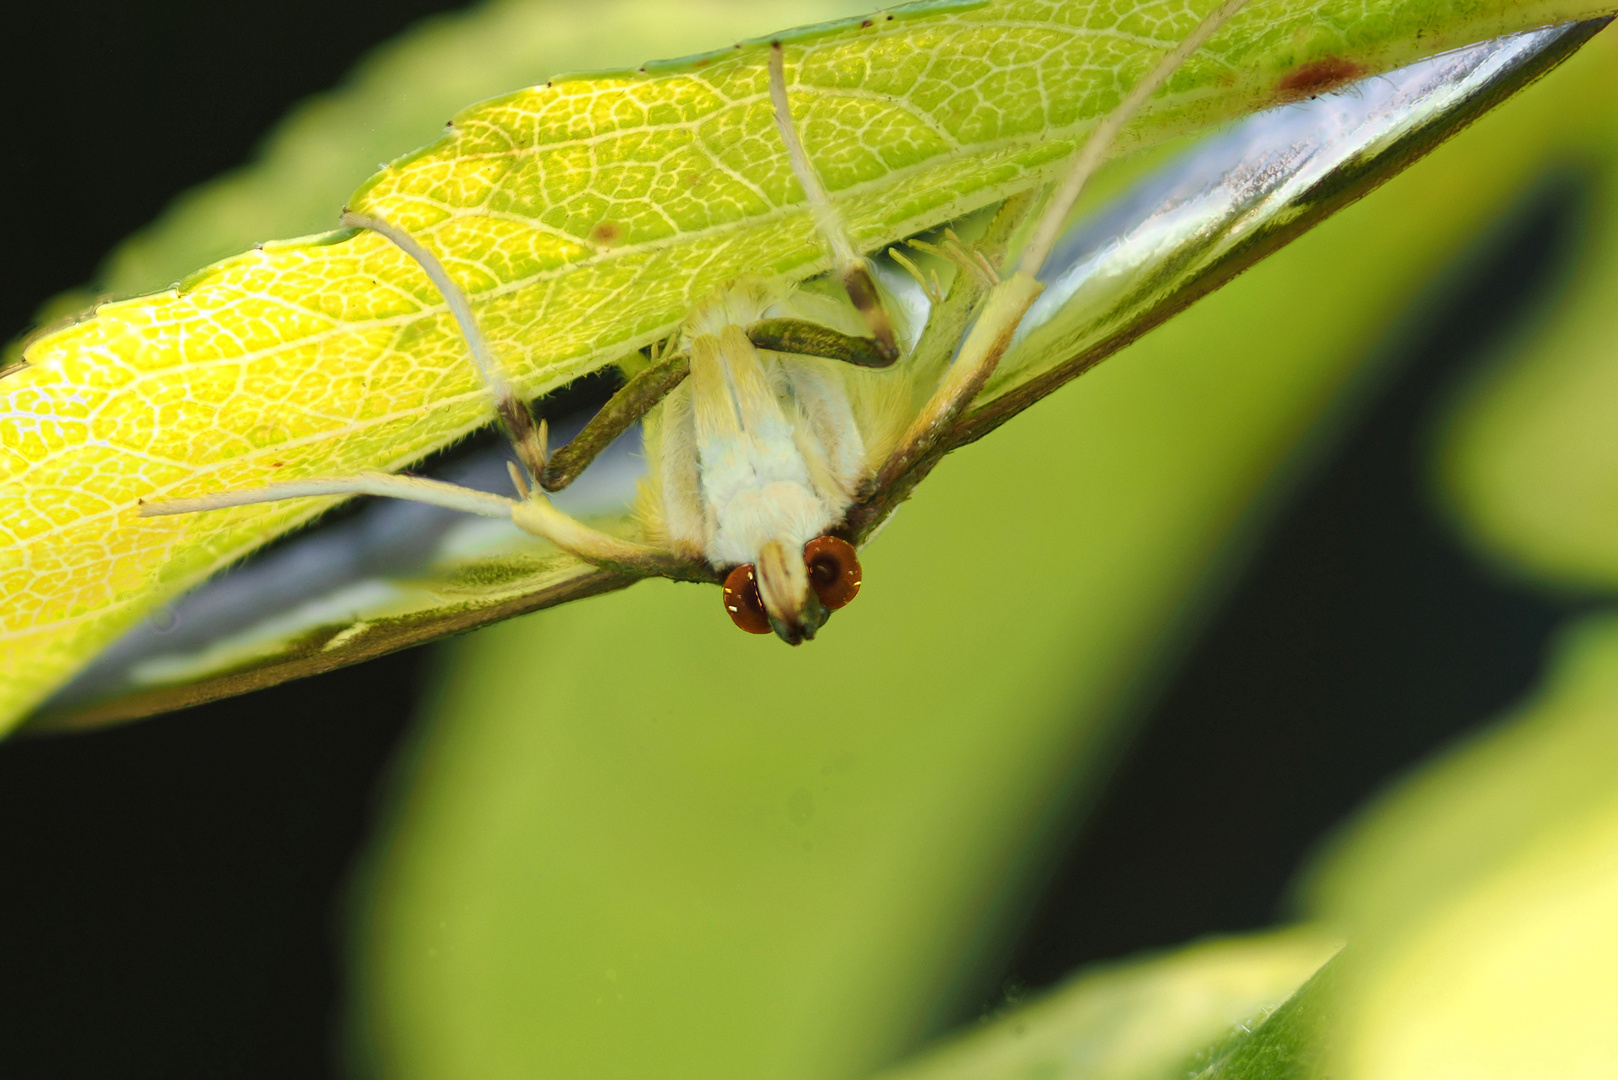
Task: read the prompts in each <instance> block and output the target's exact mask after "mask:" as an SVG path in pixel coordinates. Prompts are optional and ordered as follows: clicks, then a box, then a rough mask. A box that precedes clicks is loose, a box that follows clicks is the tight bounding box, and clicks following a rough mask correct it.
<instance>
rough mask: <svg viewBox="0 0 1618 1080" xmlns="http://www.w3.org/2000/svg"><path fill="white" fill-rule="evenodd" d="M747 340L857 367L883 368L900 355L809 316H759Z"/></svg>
mask: <svg viewBox="0 0 1618 1080" xmlns="http://www.w3.org/2000/svg"><path fill="white" fill-rule="evenodd" d="M747 340H749V341H751V342H752V343H753V344H754V346H756V347H757V348H760V349H769V350H771V351H772V352H783V353H795V354H797V355H798V356H821V357H825V358H826V359H827V360H841V361H843V362H844V363H845V364H853V365H854V366H856V367H872V368H883V367H888V366H889V365H891V364H893V362H894V361H896V360H898V359H899V353H898V351H897V350H895V351H893V352H883V351H882V349H881V347H880V346H879V345H878V344H877V342H876V340H875V339H874V338H862V337H852V336H850V335H848V334H843V333H839V332H838V331H836V330H833V329H832V328H831V327H829V326H822V325H820V324H819V323H816V322H810V321H809V320H808V319H760V320H759V321H758V322H756V323H754V324H753V325H751V326H749V327H748V328H747Z"/></svg>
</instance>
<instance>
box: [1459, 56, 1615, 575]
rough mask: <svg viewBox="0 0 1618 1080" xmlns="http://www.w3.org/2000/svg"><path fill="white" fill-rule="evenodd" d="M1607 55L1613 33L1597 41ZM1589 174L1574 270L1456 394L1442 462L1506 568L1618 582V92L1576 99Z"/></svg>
mask: <svg viewBox="0 0 1618 1080" xmlns="http://www.w3.org/2000/svg"><path fill="white" fill-rule="evenodd" d="M1599 47H1600V48H1602V49H1603V50H1605V51H1606V52H1607V53H1608V54H1610V53H1611V51H1612V49H1613V44H1612V43H1611V42H1610V41H1606V40H1601V42H1600V46H1599ZM1580 120H1581V123H1582V125H1583V129H1584V134H1583V135H1582V137H1581V138H1580V140H1579V145H1578V148H1577V160H1578V161H1579V162H1580V168H1581V169H1582V170H1583V171H1584V172H1585V174H1586V176H1587V177H1588V179H1589V182H1590V187H1591V191H1590V196H1589V202H1588V204H1587V210H1586V214H1585V219H1584V221H1583V222H1582V223H1581V226H1582V227H1581V228H1580V230H1579V234H1578V238H1577V243H1578V244H1579V256H1578V264H1577V265H1578V272H1577V274H1576V276H1575V277H1573V278H1572V279H1571V280H1569V281H1568V282H1567V283H1566V288H1565V289H1562V290H1559V291H1557V293H1556V294H1555V295H1554V298H1553V299H1551V300H1550V301H1549V302H1548V303H1547V305H1546V308H1545V310H1544V311H1543V312H1542V313H1541V317H1540V320H1539V321H1537V322H1536V324H1535V325H1534V327H1533V334H1532V336H1531V337H1529V338H1527V339H1526V340H1513V341H1505V342H1501V343H1499V345H1498V346H1497V361H1498V362H1497V364H1496V366H1495V369H1494V370H1493V371H1491V372H1490V373H1489V374H1488V375H1487V376H1485V377H1484V378H1482V379H1480V380H1479V381H1478V385H1476V386H1474V387H1473V388H1471V392H1470V393H1469V394H1467V395H1466V396H1465V397H1464V398H1463V400H1462V401H1460V402H1459V403H1457V408H1456V410H1455V415H1454V418H1453V425H1452V429H1451V431H1450V433H1449V437H1448V438H1447V440H1446V441H1445V445H1444V456H1443V460H1442V464H1441V473H1442V480H1443V491H1444V493H1445V495H1446V498H1447V500H1448V501H1449V502H1450V504H1451V505H1452V506H1453V507H1454V509H1455V510H1456V511H1457V512H1458V514H1459V516H1460V519H1461V523H1462V524H1463V526H1464V527H1465V529H1466V531H1467V532H1468V533H1469V535H1470V536H1471V537H1472V538H1473V540H1474V541H1475V542H1476V543H1478V544H1479V546H1480V547H1481V548H1482V549H1483V550H1484V551H1485V552H1486V553H1487V554H1488V556H1489V557H1490V558H1491V559H1492V561H1494V562H1495V563H1496V564H1497V565H1499V566H1500V567H1501V568H1502V569H1503V570H1505V572H1507V573H1511V574H1514V575H1521V574H1525V573H1526V574H1527V575H1528V576H1530V577H1532V578H1533V579H1535V580H1536V581H1539V582H1547V583H1550V584H1553V585H1555V586H1557V587H1559V588H1561V589H1565V590H1573V591H1588V590H1599V591H1600V592H1603V593H1610V592H1611V591H1612V590H1613V589H1615V588H1618V498H1615V497H1614V491H1615V490H1618V424H1615V423H1614V422H1613V411H1612V403H1613V402H1614V401H1618V337H1615V335H1614V333H1613V311H1614V310H1615V304H1618V214H1615V213H1614V212H1613V207H1614V205H1615V204H1618V103H1615V102H1614V101H1613V99H1612V98H1610V97H1604V96H1594V97H1592V98H1590V99H1589V100H1588V101H1587V102H1586V104H1585V106H1584V107H1583V108H1581V109H1580Z"/></svg>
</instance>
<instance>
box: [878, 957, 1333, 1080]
mask: <svg viewBox="0 0 1618 1080" xmlns="http://www.w3.org/2000/svg"><path fill="white" fill-rule="evenodd" d="M1338 945H1339V943H1338V942H1336V941H1333V940H1331V939H1330V938H1329V937H1327V936H1325V935H1323V934H1321V933H1320V932H1318V931H1315V930H1309V929H1295V930H1288V931H1282V932H1279V933H1272V934H1267V935H1264V936H1258V937H1250V938H1234V939H1225V940H1219V941H1211V942H1204V943H1201V944H1197V945H1193V946H1190V947H1189V948H1185V949H1181V950H1179V951H1177V952H1172V953H1169V954H1168V955H1166V956H1160V957H1152V958H1150V959H1146V960H1133V961H1128V962H1124V963H1119V964H1110V965H1107V966H1104V967H1101V968H1100V969H1098V970H1090V971H1084V972H1080V973H1079V974H1077V975H1075V976H1073V977H1072V978H1071V979H1069V980H1068V981H1067V982H1066V983H1064V984H1063V985H1061V986H1059V987H1057V988H1056V989H1054V990H1052V991H1051V992H1050V993H1049V994H1047V995H1044V996H1042V997H1041V998H1040V999H1039V1000H1037V1001H1035V1002H1033V1003H1031V1004H1028V1005H1024V1006H1021V1007H1018V1008H1014V1009H1009V1010H1007V1011H1006V1012H1004V1013H1003V1014H1001V1015H999V1016H997V1017H995V1018H994V1019H993V1020H992V1021H991V1022H988V1023H985V1024H982V1025H980V1026H979V1027H977V1028H973V1029H968V1031H967V1032H966V1033H965V1034H963V1035H961V1036H959V1037H957V1038H955V1039H952V1040H949V1041H948V1042H946V1043H945V1044H944V1045H943V1046H942V1047H940V1048H938V1049H936V1050H933V1051H930V1052H928V1053H926V1054H923V1055H921V1056H920V1057H919V1058H917V1059H915V1060H913V1061H910V1062H907V1063H905V1064H903V1065H900V1066H899V1067H897V1068H895V1069H891V1070H886V1071H884V1072H882V1073H880V1074H878V1077H877V1080H1181V1078H1183V1077H1186V1076H1196V1077H1214V1076H1218V1077H1226V1078H1233V1080H1234V1078H1236V1077H1242V1078H1246V1077H1249V1076H1253V1077H1264V1078H1265V1080H1273V1078H1275V1077H1278V1076H1280V1075H1283V1074H1282V1073H1281V1072H1280V1071H1279V1070H1255V1069H1252V1068H1250V1067H1248V1063H1249V1062H1251V1061H1253V1060H1255V1059H1258V1058H1260V1057H1261V1054H1260V1053H1258V1052H1256V1051H1257V1049H1258V1047H1260V1046H1264V1047H1272V1046H1273V1045H1274V1044H1276V1043H1277V1042H1279V1039H1278V1038H1277V1037H1278V1036H1279V1035H1280V1034H1281V1033H1282V1032H1283V1031H1285V1032H1286V1033H1287V1036H1288V1041H1289V1043H1299V1042H1308V1041H1310V1036H1312V1034H1313V1033H1312V1032H1305V1031H1304V1030H1303V1029H1304V1027H1305V1025H1302V1024H1300V1023H1298V1021H1297V1015H1298V1014H1299V1013H1300V1011H1301V1009H1300V1005H1299V1003H1298V1002H1296V1001H1291V1000H1288V999H1290V998H1292V997H1293V994H1294V992H1295V991H1297V990H1298V988H1299V987H1300V986H1301V985H1302V984H1303V983H1304V981H1305V980H1307V979H1309V978H1310V976H1312V975H1314V973H1315V971H1316V970H1317V969H1318V968H1319V967H1320V966H1321V965H1322V964H1323V963H1325V962H1326V961H1327V960H1328V959H1329V958H1330V957H1331V955H1332V954H1333V953H1334V952H1336V951H1337V948H1338ZM1277 1008H1279V1009H1280V1011H1279V1012H1277ZM1272 1014H1273V1015H1272Z"/></svg>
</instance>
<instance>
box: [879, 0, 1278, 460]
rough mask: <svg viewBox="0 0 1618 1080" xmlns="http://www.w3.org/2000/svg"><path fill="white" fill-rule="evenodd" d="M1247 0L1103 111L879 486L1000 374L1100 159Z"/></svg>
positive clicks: (918, 456)
mask: <svg viewBox="0 0 1618 1080" xmlns="http://www.w3.org/2000/svg"><path fill="white" fill-rule="evenodd" d="M1245 2H1246V0H1224V3H1222V4H1220V5H1219V6H1218V7H1217V8H1215V9H1214V10H1213V11H1212V12H1211V13H1209V14H1208V15H1207V16H1206V17H1205V18H1204V19H1203V20H1202V22H1201V23H1199V24H1198V25H1197V28H1196V29H1195V30H1193V31H1192V32H1191V33H1190V34H1189V35H1187V37H1186V38H1185V40H1184V41H1182V42H1180V43H1179V44H1178V45H1176V46H1175V47H1174V48H1173V49H1171V50H1169V52H1168V53H1166V54H1165V55H1164V56H1163V58H1162V59H1161V60H1159V61H1158V62H1157V65H1156V66H1155V67H1153V68H1152V70H1151V71H1150V72H1149V73H1148V74H1147V75H1146V77H1145V78H1144V79H1142V80H1141V81H1140V82H1139V83H1137V84H1136V85H1135V86H1134V88H1133V89H1131V90H1130V91H1129V93H1128V94H1126V95H1125V96H1124V100H1123V101H1122V102H1120V103H1119V104H1118V105H1117V107H1116V108H1114V109H1113V110H1112V112H1110V113H1108V114H1107V115H1106V116H1105V117H1103V118H1102V119H1101V122H1100V123H1098V124H1097V125H1096V127H1095V129H1094V130H1092V131H1091V132H1090V135H1089V137H1088V138H1087V139H1086V140H1085V141H1084V144H1083V146H1082V147H1081V148H1080V149H1079V152H1078V154H1077V155H1076V156H1075V157H1074V159H1073V164H1072V165H1071V166H1070V167H1069V169H1068V171H1067V174H1066V175H1065V176H1064V177H1063V178H1062V180H1061V181H1060V183H1059V184H1058V185H1057V187H1056V189H1055V192H1054V194H1053V195H1052V196H1051V198H1050V199H1049V200H1048V201H1047V202H1046V204H1045V209H1044V212H1043V214H1042V215H1041V217H1040V219H1039V221H1038V222H1037V223H1036V225H1035V228H1034V232H1033V235H1032V237H1031V239H1030V240H1029V243H1028V245H1027V246H1026V247H1025V248H1024V249H1023V254H1022V257H1021V260H1020V261H1019V264H1018V267H1017V271H1016V272H1015V273H1014V274H1012V275H1011V276H1010V277H1008V278H1006V279H1004V280H1002V281H1000V282H999V283H998V284H996V285H995V286H994V287H993V288H992V289H990V290H989V293H988V297H987V299H986V301H985V303H984V305H983V308H982V310H981V311H980V312H979V314H978V318H977V321H976V323H974V324H973V326H972V329H971V330H970V331H968V333H967V336H966V340H965V341H964V342H963V343H962V344H961V349H960V353H959V354H958V356H957V357H956V359H955V362H954V363H953V364H952V365H951V366H950V369H949V371H948V372H947V373H946V374H945V376H944V379H943V381H942V383H941V384H940V385H939V387H938V389H937V391H935V392H934V394H933V396H932V398H931V400H929V401H928V402H927V404H926V406H924V407H923V408H922V410H921V413H920V414H919V415H918V416H917V417H916V419H915V421H914V422H913V423H912V424H911V425H910V428H909V429H908V430H907V431H906V432H905V434H904V435H903V436H902V437H901V438H900V440H899V443H898V446H897V447H896V449H895V450H894V451H893V453H892V454H891V455H890V456H889V458H888V460H887V462H886V463H885V464H884V465H883V466H882V468H881V469H880V470H879V472H878V474H877V478H876V481H875V483H874V485H873V488H874V489H875V490H876V491H878V492H882V491H886V490H888V489H889V488H890V487H891V486H892V485H894V484H895V483H896V482H898V480H899V479H900V478H901V477H902V476H903V475H904V474H905V473H907V472H909V471H911V469H912V468H914V467H915V466H916V465H917V464H918V463H920V462H922V459H923V458H925V457H926V456H927V455H928V454H929V453H930V452H931V451H933V450H934V449H935V448H936V447H938V445H939V444H940V442H941V441H942V440H943V439H944V438H945V437H946V436H947V435H948V434H949V432H950V430H951V429H952V428H953V427H954V426H955V423H956V421H957V420H958V419H959V418H960V416H961V414H962V413H963V412H965V411H966V409H967V408H968V407H969V406H970V405H971V404H972V401H973V399H974V398H976V397H977V395H978V393H979V392H980V391H981V390H982V389H983V387H984V385H985V384H986V383H987V382H988V380H989V377H990V376H991V375H993V374H994V370H995V367H996V366H997V365H998V364H999V363H1000V358H1001V357H1002V356H1004V355H1005V351H1006V347H1007V346H1008V345H1010V343H1011V338H1012V335H1013V334H1014V333H1015V332H1016V330H1017V327H1018V325H1019V324H1020V323H1021V322H1022V319H1023V316H1024V315H1026V314H1027V313H1028V309H1029V307H1031V306H1032V305H1033V303H1034V300H1035V299H1037V298H1038V296H1039V294H1040V293H1041V292H1042V291H1044V285H1042V284H1041V283H1040V282H1039V281H1038V274H1039V271H1040V269H1041V268H1042V267H1043V266H1044V264H1045V259H1046V257H1047V256H1048V255H1049V254H1050V251H1051V248H1052V247H1054V246H1055V244H1056V239H1057V237H1058V236H1059V235H1060V233H1061V230H1062V227H1063V225H1065V224H1066V221H1067V216H1068V213H1069V212H1070V211H1071V210H1072V209H1073V204H1074V203H1075V202H1076V201H1077V200H1078V197H1079V194H1080V192H1082V191H1083V189H1084V185H1085V182H1086V181H1088V180H1089V178H1090V176H1091V175H1092V174H1094V172H1095V171H1096V169H1097V168H1098V167H1099V166H1100V164H1101V161H1102V159H1103V158H1104V157H1105V156H1106V154H1107V151H1108V150H1110V149H1111V148H1112V145H1113V143H1114V142H1115V141H1116V139H1117V137H1118V133H1119V131H1121V130H1122V129H1123V127H1124V125H1125V124H1127V123H1128V122H1129V121H1130V120H1131V119H1132V118H1133V117H1134V115H1135V114H1136V113H1137V112H1139V111H1140V108H1141V106H1143V105H1145V104H1146V101H1147V99H1148V98H1150V97H1151V96H1152V95H1153V94H1154V93H1156V92H1157V91H1158V89H1159V88H1161V87H1162V85H1163V84H1164V83H1165V82H1166V81H1168V78H1169V76H1170V75H1173V74H1174V72H1175V71H1176V70H1178V69H1179V67H1180V65H1181V64H1183V63H1184V62H1185V60H1186V58H1187V57H1188V56H1190V55H1191V54H1192V53H1193V52H1195V51H1196V50H1197V49H1198V48H1200V47H1201V46H1202V44H1203V43H1204V42H1206V41H1207V40H1208V39H1209V38H1210V37H1212V36H1213V34H1214V33H1215V32H1216V31H1217V30H1218V29H1219V28H1220V27H1221V26H1223V25H1224V24H1225V22H1226V21H1227V20H1228V19H1229V18H1230V17H1231V16H1232V15H1234V14H1236V12H1237V11H1238V10H1239V9H1240V8H1241V7H1242V5H1243V4H1244V3H1245Z"/></svg>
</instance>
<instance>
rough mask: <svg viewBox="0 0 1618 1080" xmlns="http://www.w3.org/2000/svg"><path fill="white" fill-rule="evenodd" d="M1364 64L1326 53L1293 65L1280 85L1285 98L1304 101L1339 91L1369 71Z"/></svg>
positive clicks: (1278, 87) (1280, 90) (1280, 92)
mask: <svg viewBox="0 0 1618 1080" xmlns="http://www.w3.org/2000/svg"><path fill="white" fill-rule="evenodd" d="M1366 70H1367V69H1366V67H1365V66H1364V65H1363V64H1356V63H1354V61H1352V60H1345V59H1343V58H1342V57H1340V56H1325V57H1322V58H1321V59H1319V60H1311V61H1309V63H1307V64H1303V65H1301V66H1299V67H1295V68H1293V69H1292V70H1291V71H1289V72H1287V73H1286V74H1285V75H1283V76H1282V77H1281V82H1280V83H1279V84H1278V85H1277V86H1276V90H1277V91H1278V92H1279V96H1280V98H1281V100H1282V101H1302V100H1303V99H1304V98H1312V97H1318V96H1319V95H1321V94H1329V93H1331V92H1332V91H1333V90H1339V89H1341V88H1342V87H1344V86H1347V85H1348V84H1349V83H1351V82H1353V81H1354V80H1355V79H1358V78H1359V77H1360V76H1362V75H1364V74H1365V72H1366Z"/></svg>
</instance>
